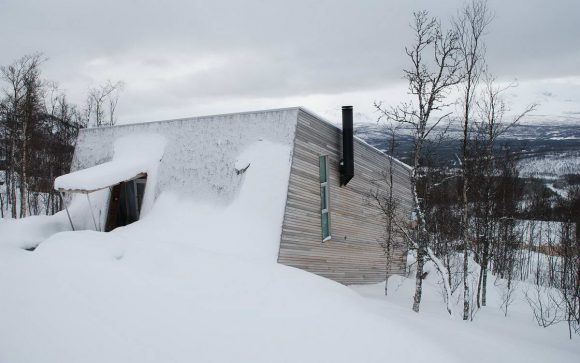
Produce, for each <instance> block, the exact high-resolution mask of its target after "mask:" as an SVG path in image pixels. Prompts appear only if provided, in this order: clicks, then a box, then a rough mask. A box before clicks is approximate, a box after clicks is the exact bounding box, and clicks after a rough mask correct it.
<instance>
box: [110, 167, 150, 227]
mask: <svg viewBox="0 0 580 363" xmlns="http://www.w3.org/2000/svg"><path fill="white" fill-rule="evenodd" d="M146 183H147V175H145V176H142V177H139V178H137V179H133V180H128V181H125V182H122V183H119V184H117V185H115V186H113V187H112V188H111V198H110V199H109V210H108V212H107V223H106V224H105V231H106V232H109V231H112V230H113V229H115V228H117V227H122V226H126V225H128V224H131V223H133V222H136V221H138V220H139V215H140V212H141V205H142V203H143V195H144V193H145V185H146Z"/></svg>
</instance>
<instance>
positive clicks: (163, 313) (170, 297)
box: [0, 195, 580, 362]
mask: <svg viewBox="0 0 580 363" xmlns="http://www.w3.org/2000/svg"><path fill="white" fill-rule="evenodd" d="M196 209H197V208H196V206H195V205H194V204H193V203H192V202H190V201H183V200H181V201H178V200H176V198H175V197H174V196H171V195H164V196H162V198H161V200H160V201H159V202H158V203H157V204H156V206H155V207H154V209H153V210H152V212H151V213H150V214H149V215H148V216H147V217H146V218H145V219H144V220H142V221H140V222H137V223H135V224H133V225H130V226H128V227H125V228H120V229H117V230H116V231H114V232H112V233H100V232H93V231H80V232H61V233H57V234H55V235H53V236H52V237H50V238H48V239H46V240H45V241H43V242H42V243H41V244H40V246H39V247H38V248H37V249H36V250H35V251H33V252H29V251H26V250H23V249H21V248H19V247H18V246H17V245H16V244H14V243H12V244H9V243H4V242H6V233H7V232H10V230H7V229H6V228H5V227H7V226H9V224H8V223H1V224H0V236H2V237H1V238H0V239H1V241H2V243H1V244H0V246H1V247H0V271H1V273H0V291H2V298H1V299H0V362H182V361H198V362H231V361H245V362H379V361H380V362H385V361H397V362H407V361H408V362H424V361H427V360H429V361H431V362H464V361H471V362H478V361H481V362H490V361H492V362H501V361H509V362H575V361H577V359H578V357H580V347H579V346H578V344H577V342H576V341H569V340H568V339H567V336H566V333H567V332H566V329H565V327H564V326H556V327H552V328H549V329H542V328H539V327H537V326H536V325H535V322H534V321H533V318H532V316H531V314H530V312H529V311H528V307H527V305H525V302H523V301H522V300H517V301H516V303H514V305H513V306H512V308H511V310H510V312H509V314H508V317H507V318H506V317H504V316H503V313H502V312H501V311H500V310H499V308H498V306H499V305H498V304H499V302H498V301H499V294H498V293H497V291H496V290H495V289H493V288H492V289H491V291H490V298H489V300H490V304H489V305H490V306H488V307H487V308H485V309H483V310H481V311H480V312H478V314H477V315H476V319H475V321H474V322H469V323H466V322H462V321H461V320H460V319H458V318H449V317H448V316H447V315H446V313H445V311H444V308H443V304H442V303H441V294H440V288H439V287H438V285H437V283H436V276H435V274H429V276H428V278H427V279H426V286H425V293H424V294H425V295H424V302H423V305H422V312H421V313H420V314H415V313H412V312H411V311H410V309H409V306H410V303H411V296H412V291H413V284H414V282H413V280H412V279H407V278H403V277H393V278H391V280H390V286H389V291H390V295H389V296H388V297H384V296H383V295H382V291H383V286H382V285H373V286H362V287H353V288H349V287H345V286H342V285H340V284H337V283H334V282H332V281H330V280H326V279H324V278H321V277H318V276H315V275H312V274H310V273H307V272H304V271H301V270H298V269H294V268H290V267H286V266H283V265H279V264H277V263H276V262H275V257H274V256H272V255H271V252H272V250H273V249H275V246H276V243H277V240H276V239H273V240H272V244H271V246H270V248H269V251H268V252H269V253H260V252H259V251H254V252H255V253H242V251H243V249H241V248H236V245H238V247H240V246H239V245H245V246H251V245H252V242H251V239H248V238H247V237H246V236H244V235H239V236H238V237H239V238H238V239H237V240H231V236H232V235H230V236H228V238H224V237H223V234H222V233H220V232H221V231H220V229H217V230H216V233H215V234H213V237H211V236H212V235H210V234H207V235H206V234H202V235H203V238H202V239H200V238H198V237H197V236H199V235H200V234H198V232H197V231H198V228H200V227H201V225H200V219H201V220H202V221H207V219H204V218H202V217H201V214H198V212H200V210H199V209H198V210H197V211H196ZM201 211H203V209H201ZM210 213H215V214H220V212H219V211H215V210H214V211H213V212H211V211H210ZM222 216H223V215H222ZM55 219H60V218H59V217H57V218H55ZM11 223H12V222H11ZM28 225H29V227H30V228H28V229H27V232H30V231H31V230H32V229H34V228H36V226H42V225H44V226H45V227H43V228H44V230H43V232H44V233H46V234H50V233H52V232H53V230H49V229H47V228H46V223H28ZM223 228H224V229H227V226H223ZM20 235H25V233H23V232H21V233H20ZM234 235H235V234H234ZM226 247H229V248H226ZM263 247H267V246H263Z"/></svg>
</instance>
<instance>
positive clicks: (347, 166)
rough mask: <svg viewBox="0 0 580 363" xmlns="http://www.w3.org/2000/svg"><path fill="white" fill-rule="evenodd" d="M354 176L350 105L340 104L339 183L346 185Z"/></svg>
mask: <svg viewBox="0 0 580 363" xmlns="http://www.w3.org/2000/svg"><path fill="white" fill-rule="evenodd" d="M353 176H354V148H353V130H352V106H342V159H341V160H340V185H347V184H348V182H349V181H350V180H351V179H352V177H353Z"/></svg>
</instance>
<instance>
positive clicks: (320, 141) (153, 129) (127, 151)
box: [54, 106, 413, 284]
mask: <svg viewBox="0 0 580 363" xmlns="http://www.w3.org/2000/svg"><path fill="white" fill-rule="evenodd" d="M342 116H343V117H342V128H340V127H337V126H336V125H335V124H333V123H331V122H328V121H326V120H324V119H323V118H321V117H319V116H317V115H315V114H314V113H312V112H310V111H307V110H305V109H304V108H301V107H295V108H285V109H277V110H265V111H256V112H243V113H234V114H225V115H214V116H204V117H193V118H186V119H178V120H169V121H159V122H147V123H139V124H130V125H119V126H112V127H100V128H88V129H83V130H81V131H80V133H79V136H78V140H77V144H76V148H75V152H74V157H73V162H72V167H71V173H70V174H67V175H63V176H61V177H59V178H57V179H56V180H55V185H54V186H55V189H56V190H58V191H59V192H61V193H62V195H63V197H64V198H65V200H67V201H68V204H69V206H68V208H67V214H68V218H69V221H70V223H71V228H73V229H93V230H97V231H103V232H108V231H112V233H115V230H116V229H117V228H119V227H123V226H126V225H129V224H131V223H133V222H135V221H138V220H139V219H140V218H141V217H142V216H145V215H147V213H149V211H150V210H151V209H152V208H153V205H154V204H155V201H156V200H157V198H159V196H160V195H162V194H163V193H166V192H170V193H177V194H178V195H182V196H184V197H185V198H189V199H191V200H194V201H196V202H197V201H198V202H199V203H212V204H215V205H222V206H227V205H229V204H231V203H233V202H234V201H235V200H236V198H239V195H240V193H242V192H243V190H244V188H246V189H248V188H250V187H249V185H248V183H255V182H256V181H255V179H256V176H255V175H254V179H252V178H251V177H252V173H253V172H255V170H256V168H258V167H259V165H258V163H262V164H260V165H261V166H260V167H261V168H262V170H266V171H268V170H270V171H271V173H270V174H268V173H265V174H264V173H262V174H260V178H261V179H262V180H261V181H260V183H261V184H259V185H260V187H253V188H250V189H252V192H253V193H258V194H255V196H256V197H261V198H262V200H265V202H263V203H262V202H260V203H262V204H260V203H258V202H257V203H256V205H253V204H252V203H248V204H247V206H246V207H244V208H245V210H244V212H241V213H244V214H249V215H253V214H254V213H255V214H256V215H259V213H262V210H264V209H265V208H266V204H264V203H268V204H269V206H268V208H269V207H270V206H271V207H273V208H274V209H272V211H273V212H272V211H268V216H267V218H263V217H264V216H260V217H256V219H257V221H256V224H255V225H254V226H248V233H256V231H255V230H256V229H259V228H262V227H263V224H265V223H267V224H269V225H270V226H269V227H268V228H271V229H272V230H273V231H275V234H273V235H270V236H274V237H273V238H275V239H277V241H275V242H276V243H278V245H277V249H276V250H277V261H278V262H279V263H281V264H285V265H288V266H292V267H295V268H299V269H303V270H306V271H309V272H311V273H314V274H317V275H320V276H323V277H326V278H329V279H332V280H335V281H337V282H340V283H343V284H371V283H378V282H381V281H384V279H385V275H386V274H387V273H388V274H403V273H404V272H405V265H406V254H407V248H406V243H405V242H404V241H403V240H401V238H399V237H397V238H394V240H395V242H394V243H393V248H392V252H391V256H390V257H389V264H388V267H387V261H386V256H385V253H384V252H383V249H382V248H381V247H380V242H381V241H383V240H384V239H385V238H386V235H385V233H386V230H387V229H386V224H385V221H384V216H383V215H382V213H381V211H380V210H379V209H378V208H377V207H376V206H375V205H374V204H373V203H372V201H371V200H370V197H369V196H370V195H371V193H372V192H373V190H377V189H385V190H386V189H387V188H388V185H389V182H388V181H387V180H390V177H389V178H386V177H385V176H387V175H388V173H389V172H390V173H391V174H392V176H393V178H392V180H393V191H394V194H395V196H396V200H397V205H398V209H397V213H398V214H399V216H400V218H402V219H410V217H411V211H412V207H413V199H412V195H411V189H410V173H411V168H410V167H409V166H407V165H406V164H404V163H402V162H400V161H398V160H396V159H394V158H391V157H390V156H388V155H386V154H385V153H383V152H381V151H380V150H378V149H376V148H374V147H373V146H371V145H369V144H367V143H365V142H364V141H362V140H360V139H358V138H356V137H354V136H353V110H352V107H350V106H345V107H343V109H342ZM339 124H340V123H339ZM256 148H257V149H256ZM250 149H251V150H257V151H256V152H253V153H250V154H248V153H245V154H244V152H245V150H250ZM240 155H246V156H244V157H242V156H240ZM247 155H252V156H250V157H247ZM266 156H268V157H267V158H265V159H264V157H266ZM252 158H255V160H254V159H252ZM258 159H259V160H258ZM253 169H254V170H253ZM389 176H390V174H389ZM264 186H266V187H264ZM270 187H271V188H273V189H276V190H282V191H283V193H282V194H283V195H282V197H281V198H277V197H276V198H275V197H271V198H270V197H268V196H264V195H261V194H263V193H266V194H267V193H268V189H270ZM242 194H243V193H242ZM244 195H249V194H247V193H246V194H244ZM268 198H269V199H268ZM83 203H84V204H83ZM81 204H82V206H81V207H79V206H80V205H81ZM75 205H76V207H75ZM258 219H259V221H258ZM260 223H261V224H260ZM226 227H227V221H226ZM241 228H243V227H241ZM250 228H252V230H250ZM240 233H243V232H240ZM259 238H261V237H259V236H257V237H256V239H259ZM268 238H272V237H268ZM387 268H388V271H387Z"/></svg>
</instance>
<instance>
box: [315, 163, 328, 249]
mask: <svg viewBox="0 0 580 363" xmlns="http://www.w3.org/2000/svg"><path fill="white" fill-rule="evenodd" d="M318 161H319V168H320V221H321V226H322V242H325V241H328V240H329V239H330V212H329V210H330V208H329V204H328V199H329V193H328V156H327V155H323V156H321V157H319V159H318Z"/></svg>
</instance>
